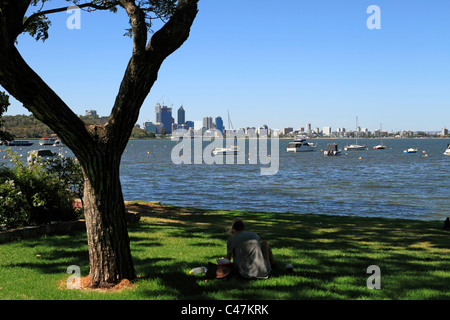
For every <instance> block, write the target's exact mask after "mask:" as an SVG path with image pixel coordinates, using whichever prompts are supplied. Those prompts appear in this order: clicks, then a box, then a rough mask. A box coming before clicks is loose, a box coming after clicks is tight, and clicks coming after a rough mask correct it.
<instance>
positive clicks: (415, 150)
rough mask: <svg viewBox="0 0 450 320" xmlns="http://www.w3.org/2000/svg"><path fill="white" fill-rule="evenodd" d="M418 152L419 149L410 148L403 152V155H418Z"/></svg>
mask: <svg viewBox="0 0 450 320" xmlns="http://www.w3.org/2000/svg"><path fill="white" fill-rule="evenodd" d="M416 152H417V148H408V149H405V150H403V153H416Z"/></svg>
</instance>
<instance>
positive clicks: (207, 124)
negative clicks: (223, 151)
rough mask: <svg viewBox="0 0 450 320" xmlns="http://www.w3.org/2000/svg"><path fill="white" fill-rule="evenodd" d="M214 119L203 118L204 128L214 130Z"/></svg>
mask: <svg viewBox="0 0 450 320" xmlns="http://www.w3.org/2000/svg"><path fill="white" fill-rule="evenodd" d="M212 122H213V121H212V117H203V128H205V129H206V130H208V129H212Z"/></svg>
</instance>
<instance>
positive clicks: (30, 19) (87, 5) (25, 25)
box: [19, 1, 119, 34]
mask: <svg viewBox="0 0 450 320" xmlns="http://www.w3.org/2000/svg"><path fill="white" fill-rule="evenodd" d="M117 5H119V1H115V2H113V3H111V4H109V5H107V6H101V5H98V4H95V3H83V4H80V5H76V6H77V7H78V8H80V9H82V8H93V9H95V10H109V9H111V8H114V7H116V6H117ZM69 7H73V6H67V7H61V8H55V9H50V10H44V11H38V12H36V13H34V14H32V15H31V16H30V17H28V18H27V19H26V20H25V22H24V23H23V25H22V30H21V31H20V32H19V34H20V33H22V32H24V31H26V30H27V28H28V26H29V25H30V24H31V23H32V22H33V21H35V20H37V18H39V17H42V16H45V15H47V14H52V13H57V12H64V11H67V9H68V8H69Z"/></svg>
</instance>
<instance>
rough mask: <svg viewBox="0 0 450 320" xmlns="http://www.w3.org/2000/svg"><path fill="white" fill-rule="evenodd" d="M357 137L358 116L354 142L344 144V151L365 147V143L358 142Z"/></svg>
mask: <svg viewBox="0 0 450 320" xmlns="http://www.w3.org/2000/svg"><path fill="white" fill-rule="evenodd" d="M358 138H359V131H358V117H356V143H355V144H351V145H346V146H345V147H344V150H345V151H351V150H364V149H366V146H365V145H360V144H358Z"/></svg>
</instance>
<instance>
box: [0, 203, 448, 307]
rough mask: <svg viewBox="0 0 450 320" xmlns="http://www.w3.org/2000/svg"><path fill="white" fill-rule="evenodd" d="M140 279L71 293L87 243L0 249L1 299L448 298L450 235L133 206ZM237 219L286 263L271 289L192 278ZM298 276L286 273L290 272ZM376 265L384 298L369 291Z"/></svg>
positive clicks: (372, 223)
mask: <svg viewBox="0 0 450 320" xmlns="http://www.w3.org/2000/svg"><path fill="white" fill-rule="evenodd" d="M127 207H128V209H129V210H130V211H135V212H139V213H140V214H141V215H142V217H141V220H140V222H139V223H138V224H135V225H132V226H130V238H131V250H132V255H133V260H134V264H135V269H136V273H137V275H138V279H136V281H134V284H133V287H132V288H130V289H124V290H121V291H115V292H96V291H87V290H68V289H67V287H66V285H65V284H66V280H67V278H68V276H69V275H68V274H67V273H66V270H67V268H68V267H69V266H71V265H77V266H79V267H80V268H81V275H82V276H86V275H87V274H88V272H89V259H88V250H87V240H86V234H85V233H84V232H78V233H75V234H71V235H63V236H44V237H41V238H35V239H24V240H19V241H14V242H11V243H6V244H1V245H0V299H40V300H47V299H77V300H79V299H108V300H109V299H133V300H134V299H151V300H158V299H164V300H174V299H175V300H182V299H231V300H245V299H252V300H255V299H256V300H259V299H275V300H278V299H282V300H292V299H449V298H450V232H449V231H444V230H442V229H441V227H442V222H441V221H415V220H397V219H381V218H358V217H342V216H323V215H296V214H289V213H286V214H281V213H253V212H236V211H232V212H231V211H212V210H199V209H193V208H177V207H171V206H163V205H159V204H154V203H145V202H133V203H127ZM235 218H241V219H243V220H244V222H246V224H247V229H249V230H252V231H255V232H256V233H258V234H259V235H260V236H261V238H263V239H265V240H267V241H268V242H269V243H270V245H271V246H272V250H273V253H274V256H275V259H276V262H277V267H276V268H275V270H274V272H273V274H272V276H271V277H270V278H269V279H267V280H243V279H241V278H237V277H232V278H231V279H229V280H207V281H206V279H205V277H204V275H194V276H193V275H189V274H188V273H189V270H190V269H191V268H193V267H196V266H202V265H207V263H208V262H215V260H216V259H217V258H220V257H222V256H224V255H225V254H226V240H227V239H228V237H229V234H227V232H226V228H227V227H229V226H230V225H231V223H232V221H233V220H234V219H235ZM288 263H290V264H293V265H294V272H293V273H292V274H288V273H287V272H286V271H285V265H286V264H288ZM370 265H377V266H379V268H380V270H381V289H379V290H377V289H369V288H367V285H366V283H367V279H368V278H369V277H370V276H371V274H369V273H367V268H368V267H369V266H370Z"/></svg>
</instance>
